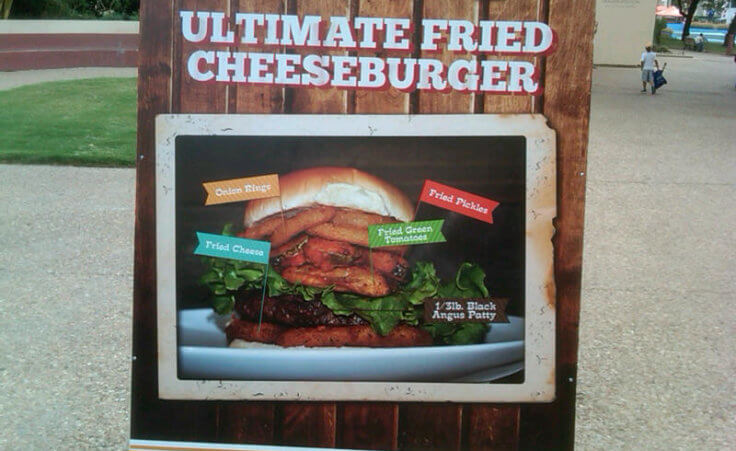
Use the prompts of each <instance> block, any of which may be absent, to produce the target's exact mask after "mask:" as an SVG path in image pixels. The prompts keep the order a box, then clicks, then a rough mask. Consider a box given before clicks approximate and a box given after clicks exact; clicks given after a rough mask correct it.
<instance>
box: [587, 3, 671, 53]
mask: <svg viewBox="0 0 736 451" xmlns="http://www.w3.org/2000/svg"><path fill="white" fill-rule="evenodd" d="M595 6H596V11H595V17H596V19H595V20H596V22H597V28H596V33H595V38H594V41H593V45H594V53H593V62H594V63H595V64H616V65H627V66H629V65H631V66H633V65H638V64H639V60H640V58H641V52H642V51H644V45H645V44H646V43H648V42H652V33H653V32H654V10H655V8H656V6H657V0H597V1H596V5H595Z"/></svg>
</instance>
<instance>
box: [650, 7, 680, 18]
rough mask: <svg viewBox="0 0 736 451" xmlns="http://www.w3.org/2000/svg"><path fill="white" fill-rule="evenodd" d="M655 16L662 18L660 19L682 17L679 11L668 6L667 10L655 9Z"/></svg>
mask: <svg viewBox="0 0 736 451" xmlns="http://www.w3.org/2000/svg"><path fill="white" fill-rule="evenodd" d="M656 15H658V16H662V17H682V14H681V13H680V10H679V9H677V7H676V6H670V7H668V8H662V9H659V7H657V12H656Z"/></svg>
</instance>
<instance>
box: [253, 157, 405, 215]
mask: <svg viewBox="0 0 736 451" xmlns="http://www.w3.org/2000/svg"><path fill="white" fill-rule="evenodd" d="M279 189H280V191H281V197H269V198H267V199H257V200H252V201H250V202H248V205H247V206H246V207H245V218H244V224H245V227H250V226H251V225H253V223H255V222H257V221H260V220H261V219H264V218H267V217H269V216H271V215H274V214H276V213H279V212H281V211H282V210H283V211H288V210H291V209H294V208H304V207H310V206H314V205H327V206H331V207H342V208H353V209H356V210H361V211H364V212H367V213H375V214H377V215H381V216H391V217H393V218H395V219H398V220H399V221H403V222H408V221H411V220H412V218H413V216H414V207H413V206H412V204H411V201H410V200H409V198H408V197H406V195H404V193H402V192H401V191H399V190H398V189H397V188H396V187H395V186H393V185H391V184H389V183H387V182H385V181H383V180H381V179H379V178H378V177H375V176H372V175H370V174H368V173H365V172H363V171H359V170H357V169H354V168H342V167H316V168H309V169H302V170H299V171H294V172H290V173H288V174H285V175H282V176H279Z"/></svg>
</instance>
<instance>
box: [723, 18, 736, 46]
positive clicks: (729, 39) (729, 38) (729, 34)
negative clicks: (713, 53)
mask: <svg viewBox="0 0 736 451" xmlns="http://www.w3.org/2000/svg"><path fill="white" fill-rule="evenodd" d="M735 35H736V16H734V17H733V19H731V25H729V26H728V31H726V36H725V37H724V38H723V45H724V46H725V47H726V49H727V50H726V54H727V55H730V54H732V53H733V38H734V36H735Z"/></svg>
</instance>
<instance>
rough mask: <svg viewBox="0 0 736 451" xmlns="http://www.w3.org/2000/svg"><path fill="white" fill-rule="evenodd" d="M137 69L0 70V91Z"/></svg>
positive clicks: (131, 73) (120, 74)
mask: <svg viewBox="0 0 736 451" xmlns="http://www.w3.org/2000/svg"><path fill="white" fill-rule="evenodd" d="M137 73H138V69H136V68H130V67H77V68H72V69H39V70H22V71H17V72H0V91H2V90H5V89H12V88H17V87H18V86H25V85H32V84H35V83H43V82H45V81H57V80H76V79H80V78H97V77H135V76H136V74H137Z"/></svg>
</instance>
